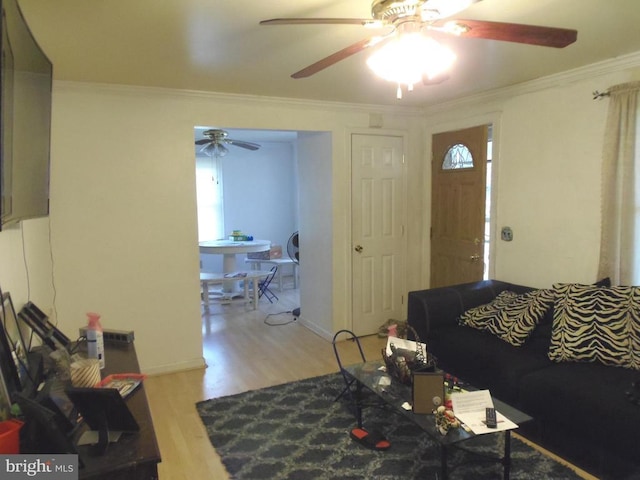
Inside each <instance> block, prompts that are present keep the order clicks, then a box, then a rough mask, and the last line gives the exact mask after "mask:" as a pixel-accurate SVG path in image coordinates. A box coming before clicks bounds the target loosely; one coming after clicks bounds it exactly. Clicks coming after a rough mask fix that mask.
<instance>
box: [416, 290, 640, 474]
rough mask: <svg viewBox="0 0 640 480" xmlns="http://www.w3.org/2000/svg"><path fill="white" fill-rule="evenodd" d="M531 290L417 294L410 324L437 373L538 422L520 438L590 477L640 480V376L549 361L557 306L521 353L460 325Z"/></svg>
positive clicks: (593, 365)
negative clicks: (636, 387) (634, 392)
mask: <svg viewBox="0 0 640 480" xmlns="http://www.w3.org/2000/svg"><path fill="white" fill-rule="evenodd" d="M533 290H535V289H533V288H531V287H526V286H522V285H514V284H510V283H507V282H502V281H499V280H486V281H481V282H474V283H467V284H461V285H455V286H450V287H442V288H433V289H428V290H420V291H413V292H410V293H409V295H408V312H407V321H408V323H409V324H410V325H411V326H412V327H413V328H414V329H415V331H416V333H417V334H418V337H419V339H420V340H421V341H423V342H425V343H426V344H427V349H428V351H429V352H430V353H432V354H433V355H435V357H436V358H437V363H438V366H439V367H440V368H442V369H443V370H445V371H447V372H449V373H451V374H453V375H455V376H457V377H459V378H460V379H462V380H464V381H467V382H469V383H470V384H472V385H474V386H476V387H479V388H486V389H489V390H490V391H491V393H492V395H493V396H495V397H496V398H499V399H501V400H503V401H506V402H507V403H510V404H512V405H514V406H516V407H517V408H519V409H521V410H522V411H524V412H526V413H528V414H529V415H531V416H532V417H534V419H535V421H534V422H532V423H533V424H532V425H525V426H523V428H521V429H520V433H522V434H524V435H525V436H527V437H529V438H531V439H532V440H534V441H536V442H538V443H541V444H542V445H543V446H545V447H547V448H549V449H551V450H552V451H556V452H557V453H559V454H560V455H562V456H564V457H565V458H569V459H570V460H572V461H574V462H575V463H577V464H578V465H581V466H583V467H584V468H586V469H587V470H589V471H591V472H592V473H595V474H598V475H601V476H603V477H610V478H614V477H615V478H640V473H639V472H640V460H638V457H639V455H638V454H639V453H640V442H639V440H640V405H637V404H634V403H633V402H632V401H630V398H629V395H628V394H627V392H628V391H630V390H631V388H632V387H631V386H632V384H633V382H635V381H636V380H638V379H640V371H638V370H635V369H632V368H622V367H616V366H607V365H603V364H600V363H597V362H591V363H584V362H582V363H580V362H570V361H565V362H556V361H552V360H550V359H549V356H548V351H549V346H550V341H551V335H552V323H553V305H552V306H551V308H549V310H548V311H546V313H545V314H544V316H543V318H542V319H541V320H540V321H539V323H538V325H537V326H536V327H535V329H534V330H533V332H532V333H531V334H530V336H529V337H528V338H527V340H526V341H525V342H524V344H522V345H521V346H518V347H515V346H513V345H511V344H510V343H507V342H506V341H504V340H503V339H501V338H499V337H498V336H496V335H494V334H493V333H489V332H487V331H483V330H479V329H476V328H471V327H469V326H465V325H461V324H460V323H459V318H460V316H461V315H462V314H463V312H465V311H467V310H469V309H471V308H473V307H478V306H480V305H484V304H488V303H490V302H491V301H493V300H494V299H495V298H496V297H497V296H498V294H500V292H503V291H512V292H515V293H517V294H525V293H527V292H532V291H533ZM612 467H614V468H612ZM611 472H614V473H611ZM636 475H638V476H637V477H636Z"/></svg>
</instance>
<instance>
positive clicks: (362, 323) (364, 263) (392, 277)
mask: <svg viewBox="0 0 640 480" xmlns="http://www.w3.org/2000/svg"><path fill="white" fill-rule="evenodd" d="M351 163H352V180H351V183H352V202H351V218H352V232H351V238H352V242H353V245H352V247H353V249H352V252H351V253H352V255H351V256H352V280H353V285H352V294H353V321H352V324H353V325H352V329H353V332H354V333H355V334H356V335H358V336H361V335H369V334H373V333H376V332H377V331H378V328H379V327H380V325H382V324H383V323H385V322H386V321H387V320H388V319H390V318H393V319H398V320H399V319H402V318H403V315H404V313H403V312H404V298H403V296H404V272H405V257H406V242H405V235H404V223H405V217H406V214H405V210H406V206H405V200H404V191H405V188H404V185H405V168H404V158H403V138H402V137H397V136H384V135H361V134H353V135H352V136H351Z"/></svg>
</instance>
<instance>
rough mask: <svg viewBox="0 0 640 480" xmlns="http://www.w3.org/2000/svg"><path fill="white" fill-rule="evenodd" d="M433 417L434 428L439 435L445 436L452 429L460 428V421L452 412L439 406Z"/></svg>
mask: <svg viewBox="0 0 640 480" xmlns="http://www.w3.org/2000/svg"><path fill="white" fill-rule="evenodd" d="M433 416H434V417H435V419H436V428H437V429H438V431H439V432H440V434H441V435H446V434H447V433H448V432H449V430H451V429H452V428H459V427H460V420H458V419H457V418H456V416H455V415H454V414H453V410H451V409H449V408H447V407H445V406H444V405H440V406H439V407H438V408H436V409H435V410H434V411H433Z"/></svg>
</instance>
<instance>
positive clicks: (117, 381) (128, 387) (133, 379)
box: [97, 373, 147, 398]
mask: <svg viewBox="0 0 640 480" xmlns="http://www.w3.org/2000/svg"><path fill="white" fill-rule="evenodd" d="M145 378H147V376H146V375H144V374H141V373H115V374H113V375H109V376H108V377H105V378H104V380H102V381H101V382H100V383H98V385H97V386H98V387H100V388H115V389H117V390H118V392H120V396H121V397H122V398H127V397H128V396H129V395H130V394H131V393H132V392H133V391H134V390H135V389H136V388H138V386H139V385H140V384H141V383H142V381H143V380H144V379H145Z"/></svg>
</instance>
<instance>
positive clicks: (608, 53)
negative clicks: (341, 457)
mask: <svg viewBox="0 0 640 480" xmlns="http://www.w3.org/2000/svg"><path fill="white" fill-rule="evenodd" d="M19 3H20V5H21V6H22V9H23V12H24V14H25V17H26V18H27V21H28V22H29V23H30V25H31V29H32V31H33V32H34V34H35V36H36V37H37V39H38V40H39V43H40V44H41V46H42V47H43V49H44V50H45V51H46V53H47V54H48V56H49V57H50V59H51V60H52V62H53V63H54V75H55V78H56V79H59V80H70V81H80V82H99V83H115V84H130V85H147V86H158V87H169V88H178V89H188V90H204V91H215V92H223V93H236V94H251V95H264V96H270V97H290V98H304V99H314V100H323V101H327V100H330V101H338V102H348V103H365V104H387V105H402V106H428V105H432V104H435V103H441V102H443V101H446V100H450V99H454V98H458V97H463V96H468V95H472V94H476V93H480V92H482V91H486V90H491V89H495V88H500V87H505V86H508V85H513V84H517V83H520V82H524V81H527V80H532V79H535V78H538V77H543V76H547V75H550V74H554V73H558V72H561V71H564V70H569V69H574V68H577V67H581V66H584V65H589V64H592V63H596V62H600V61H604V60H608V59H613V58H616V57H619V56H623V55H626V54H630V53H632V52H640V28H639V26H640V2H639V0H535V1H534V0H483V1H481V2H479V3H476V4H474V5H472V6H471V7H469V8H468V9H467V10H466V11H464V12H462V13H461V14H459V15H457V16H456V18H468V19H482V20H494V21H503V22H515V23H528V24H535V25H547V26H554V27H563V28H572V29H576V30H578V41H577V42H576V43H575V44H573V45H570V46H569V47H567V48H565V49H554V48H545V47H536V46H529V45H521V44H513V43H507V42H497V41H491V40H480V39H471V38H466V39H465V38H453V37H446V40H445V41H446V42H447V43H448V44H449V45H450V46H451V47H452V48H453V50H454V51H455V52H456V53H457V55H458V60H457V62H456V64H455V66H454V68H453V70H452V71H451V73H450V78H449V79H448V80H447V81H446V82H444V83H442V84H440V85H437V86H422V85H421V86H417V87H416V89H415V90H414V91H413V92H410V93H407V94H405V96H404V98H403V99H402V100H397V99H396V98H395V91H396V88H395V85H393V84H390V83H387V82H385V81H383V80H380V79H377V78H376V77H375V76H374V75H373V74H372V73H371V72H370V71H369V70H368V68H367V67H366V65H365V60H366V58H367V56H368V52H366V51H365V52H360V53H359V54H356V55H354V56H352V57H350V58H349V59H347V60H344V61H342V62H340V63H338V64H337V65H334V66H332V67H330V68H328V69H326V70H324V71H322V72H320V73H318V74H316V75H314V76H312V77H310V78H307V79H299V80H294V79H292V78H290V75H291V74H292V73H293V72H296V71H298V70H300V69H301V68H303V67H306V66H307V65H309V64H311V63H313V62H315V61H317V60H319V59H321V58H324V57H326V56H327V55H329V54H331V53H334V52H335V51H337V50H340V49H342V48H344V47H346V46H348V45H350V44H352V43H355V42H357V41H359V40H362V39H363V38H366V37H367V36H369V34H370V32H369V31H367V30H365V29H364V28H363V27H360V26H353V25H344V26H343V25H301V26H260V25H258V22H259V21H260V20H263V19H269V18H275V17H358V18H369V17H370V5H371V1H370V0H295V1H291V0H290V1H285V0H270V1H264V0H100V1H98V0H89V1H88V0H55V1H54V0H19Z"/></svg>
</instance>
